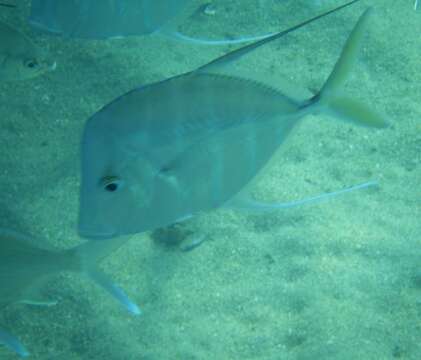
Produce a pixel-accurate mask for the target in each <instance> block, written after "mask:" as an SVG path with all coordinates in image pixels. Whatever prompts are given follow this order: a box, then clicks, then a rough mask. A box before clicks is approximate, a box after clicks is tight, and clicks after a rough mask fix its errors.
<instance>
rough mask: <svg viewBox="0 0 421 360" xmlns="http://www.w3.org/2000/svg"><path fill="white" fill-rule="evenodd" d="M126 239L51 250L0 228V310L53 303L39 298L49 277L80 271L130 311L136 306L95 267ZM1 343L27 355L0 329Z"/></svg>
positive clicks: (133, 311)
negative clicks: (16, 305) (24, 305)
mask: <svg viewBox="0 0 421 360" xmlns="http://www.w3.org/2000/svg"><path fill="white" fill-rule="evenodd" d="M126 240H127V239H125V238H118V239H113V240H109V241H105V242H88V243H86V244H82V245H80V246H78V247H75V248H72V249H70V250H64V251H51V250H47V249H43V248H40V247H36V246H34V245H33V243H34V241H33V240H32V239H31V238H30V237H28V236H26V235H21V234H18V233H16V232H13V231H8V230H0V289H1V291H0V310H2V309H4V308H5V307H7V306H8V305H10V304H12V303H29V304H34V305H52V304H54V302H53V301H48V300H45V299H42V298H40V293H39V289H40V287H41V286H42V285H43V283H44V282H45V280H47V279H48V278H49V277H51V276H53V275H56V274H57V273H59V272H61V271H73V272H80V273H82V274H84V275H86V276H88V277H89V278H91V279H92V280H94V281H95V282H96V283H97V284H99V285H100V286H102V287H103V288H104V289H105V290H106V291H108V292H109V293H110V294H111V295H112V296H113V297H114V298H116V299H117V300H118V301H119V302H120V303H122V305H123V306H124V307H125V308H126V309H127V310H128V311H129V312H131V313H133V314H139V313H140V310H139V308H138V307H137V306H136V305H135V304H134V303H133V302H131V301H130V299H129V298H128V297H127V295H126V294H125V293H124V292H123V291H122V290H121V289H120V288H119V287H118V286H116V285H114V284H113V283H112V282H111V280H109V279H108V277H107V275H105V274H104V273H103V272H102V271H101V270H100V269H99V268H98V267H97V265H98V263H99V262H100V261H101V260H102V259H104V258H105V257H106V256H108V255H109V254H110V253H112V252H113V251H114V250H116V249H117V248H118V247H120V246H121V245H122V244H123V243H124V242H125V241H126ZM102 244H103V245H102ZM0 344H4V345H6V346H7V347H9V348H10V349H11V350H12V351H14V352H16V353H17V354H19V355H20V356H22V357H25V356H27V355H28V351H27V350H26V348H25V347H24V346H23V345H22V344H21V343H20V341H19V340H18V339H17V338H16V337H14V336H13V335H11V334H9V333H8V332H6V331H4V330H1V329H0Z"/></svg>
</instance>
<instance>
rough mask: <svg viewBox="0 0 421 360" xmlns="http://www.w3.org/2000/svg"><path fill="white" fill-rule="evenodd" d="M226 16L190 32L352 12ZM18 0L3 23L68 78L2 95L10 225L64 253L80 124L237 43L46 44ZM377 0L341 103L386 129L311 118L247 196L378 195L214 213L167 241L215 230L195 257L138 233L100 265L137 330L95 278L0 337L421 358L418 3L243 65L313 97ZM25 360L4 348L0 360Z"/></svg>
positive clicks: (38, 349)
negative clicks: (367, 186) (365, 109)
mask: <svg viewBox="0 0 421 360" xmlns="http://www.w3.org/2000/svg"><path fill="white" fill-rule="evenodd" d="M199 3H200V2H198V4H199ZM214 3H215V4H216V9H217V11H216V14H215V15H213V16H210V15H209V16H207V17H206V16H202V15H200V14H196V15H195V16H193V17H190V18H189V19H187V21H186V22H184V23H183V24H182V25H181V28H182V29H183V30H184V31H185V32H187V33H189V34H196V35H209V34H211V35H214V36H216V37H218V36H219V37H220V36H225V35H227V36H233V35H235V34H239V33H263V32H266V31H276V30H278V29H283V28H286V27H288V26H290V25H293V24H295V23H297V22H299V21H302V20H304V19H307V18H309V17H311V16H313V15H314V14H316V13H319V12H322V11H323V10H326V9H330V8H331V7H334V6H337V5H339V4H341V3H342V2H341V1H338V0H332V1H317V2H316V1H274V0H266V1H255V0H229V1H228V0H225V1H223V0H219V1H217V0H215V1H214ZM24 5H25V4H24ZM24 5H22V6H21V7H20V8H19V9H17V10H16V11H10V10H7V11H6V10H5V11H3V10H2V11H1V12H0V18H1V19H2V20H4V21H7V22H8V23H9V24H12V25H14V26H16V27H19V28H22V29H23V30H24V31H25V32H26V33H28V34H30V35H31V37H33V38H34V40H35V41H36V42H37V43H38V44H41V45H42V46H44V47H46V48H48V49H49V51H50V52H51V53H52V54H53V56H54V57H55V58H56V60H57V64H58V66H57V70H56V71H54V72H51V73H48V74H45V75H44V76H41V77H38V78H35V79H32V80H27V81H22V82H12V83H4V84H1V85H0V114H1V121H2V130H1V132H0V146H1V149H2V152H1V157H0V162H1V167H0V169H1V177H0V189H1V190H2V192H1V193H2V196H1V198H0V202H1V204H2V206H1V215H2V216H1V224H0V225H1V226H2V227H7V228H12V229H14V230H16V231H22V232H27V233H31V234H33V235H35V236H36V237H38V238H40V239H42V240H40V241H43V242H45V244H49V245H53V246H55V247H57V248H66V247H70V246H72V245H75V244H77V243H79V241H80V240H79V238H78V236H77V232H76V224H77V212H78V192H79V177H80V173H79V142H80V138H81V134H82V130H83V126H84V123H85V121H86V119H87V118H88V117H89V116H90V115H92V114H93V113H94V112H95V111H97V110H98V109H99V108H101V107H102V106H103V105H104V104H106V103H108V102H109V101H111V100H112V99H114V98H115V97H117V96H119V95H121V94H123V93H124V92H126V91H128V90H130V89H133V88H135V87H137V86H139V85H140V84H146V83H150V82H154V81H158V80H161V79H165V78H167V77H169V76H173V75H175V74H179V73H181V72H184V71H187V70H191V69H194V68H196V67H197V66H199V65H201V64H204V63H206V62H208V61H209V60H211V59H213V58H215V57H217V56H219V55H221V54H223V53H225V52H227V51H229V50H230V49H233V48H234V47H219V48H215V47H212V48H210V47H200V46H192V45H187V44H181V43H176V42H174V41H172V40H169V39H165V38H160V37H155V36H151V37H142V38H129V39H123V40H113V41H111V40H109V41H80V40H65V39H62V38H59V37H49V36H46V35H42V36H41V35H39V34H35V33H32V32H31V29H29V28H28V27H27V26H26V25H25V23H24V18H25V16H26V15H27V13H28V8H27V7H25V6H24ZM26 5H28V4H26ZM369 5H373V6H374V7H375V10H376V11H375V14H374V16H373V20H372V23H371V24H370V26H369V31H368V34H367V36H366V37H365V39H364V46H363V51H362V53H361V56H360V58H359V62H358V63H357V64H356V66H355V69H354V70H353V73H352V76H351V78H350V79H349V81H348V82H347V89H346V90H347V92H349V93H350V94H354V95H355V97H356V98H361V99H362V100H364V101H365V102H367V103H369V104H370V105H371V106H372V107H373V108H374V109H376V110H377V111H378V112H379V113H381V114H384V116H385V117H387V118H388V119H389V121H390V123H391V126H390V127H389V128H387V129H384V130H373V129H366V128H361V127H356V126H353V125H351V124H345V123H342V122H339V121H336V120H335V119H334V118H330V117H327V116H317V117H316V116H312V117H308V118H306V119H305V120H304V121H303V123H302V124H301V125H300V127H299V128H298V129H297V130H296V131H295V132H294V133H293V134H292V136H291V137H290V138H289V140H288V142H287V143H286V144H285V145H284V146H283V147H282V149H280V152H279V153H278V154H277V155H276V156H275V158H274V159H273V161H272V162H271V166H270V167H269V168H268V169H267V170H265V172H264V173H262V175H261V176H260V177H259V181H258V182H256V183H255V184H254V188H253V194H254V195H255V196H256V197H258V198H262V199H266V200H273V201H275V200H285V201H286V200H294V199H300V198H304V197H306V196H312V195H315V194H318V193H323V192H326V191H332V190H336V189H340V188H342V187H345V186H349V185H352V184H357V183H361V182H364V181H367V180H371V179H376V180H378V181H379V183H380V187H379V188H378V189H373V190H363V191H360V192H356V193H353V194H348V195H346V196H342V197H339V198H337V199H335V200H332V201H329V202H324V203H321V204H318V205H309V206H303V207H299V208H294V209H289V210H285V211H279V212H274V213H271V214H264V215H257V214H248V213H241V212H234V211H228V210H220V211H216V212H213V213H210V214H203V215H201V216H200V217H197V218H195V219H193V220H191V221H190V222H187V223H184V224H182V225H180V227H178V228H176V229H175V230H172V232H170V231H169V230H168V232H169V233H170V234H171V236H174V237H176V236H180V237H182V236H183V234H184V233H190V232H194V233H197V234H206V239H207V240H206V241H205V242H204V243H203V244H202V246H200V247H198V248H196V249H195V250H194V251H191V252H182V251H179V250H178V247H177V246H175V245H174V246H168V245H165V244H163V242H162V241H159V239H160V238H161V237H160V236H158V234H157V233H155V234H141V235H136V236H134V237H133V238H132V240H130V242H128V243H127V245H126V246H124V247H123V248H121V249H120V250H119V251H118V252H116V253H115V254H114V255H113V256H112V257H110V258H109V260H107V261H106V262H105V263H104V269H105V270H106V271H107V273H109V274H112V275H113V278H114V279H115V280H116V282H118V283H119V284H120V285H121V286H122V287H123V288H124V289H125V290H126V292H127V293H128V294H129V295H130V296H131V298H132V299H133V300H135V301H136V302H137V303H138V304H139V305H141V306H142V308H143V315H142V316H141V317H132V316H130V315H128V314H127V313H125V312H124V310H123V309H122V308H120V307H119V306H118V305H117V304H116V303H115V302H114V300H112V299H111V298H109V297H108V296H107V295H106V294H105V293H104V292H103V291H102V290H101V289H99V288H98V287H96V286H95V285H94V284H92V283H91V282H89V281H88V280H84V279H83V278H81V277H80V276H77V275H69V274H62V275H60V276H59V277H58V278H56V279H52V280H51V281H50V282H48V283H47V284H46V286H45V287H44V288H43V294H45V295H46V296H48V297H50V298H52V299H57V300H59V304H58V305H57V306H55V307H48V308H46V307H33V306H28V305H22V304H16V305H13V306H11V307H8V308H7V309H5V310H3V311H2V314H1V316H0V326H1V327H5V328H7V329H8V330H10V331H11V332H13V334H15V335H16V336H18V337H19V338H20V339H21V340H22V342H23V343H24V344H25V345H26V347H27V348H28V349H29V350H30V352H31V354H32V358H33V359H63V360H73V359H118V360H120V359H122V360H125V359H152V360H155V359H157V360H161V359H163V360H166V359H169V360H172V359H176V360H177V359H183V360H184V359H200V360H201V359H205V360H208V359H209V360H213V359H224V360H225V359H227V360H231V359H299V360H301V359H395V358H396V359H399V358H400V359H414V360H416V359H420V358H421V224H420V217H421V210H420V204H421V202H420V198H421V191H420V185H419V184H420V182H421V105H420V84H421V71H419V70H420V65H421V62H420V56H419V53H420V50H419V49H420V45H421V36H420V34H421V12H420V11H418V12H415V11H413V3H412V1H406V0H405V1H404V0H399V1H391V0H389V1H374V0H373V1H368V0H367V1H362V2H361V4H357V5H355V6H354V7H353V8H352V9H347V10H345V11H343V12H341V13H338V14H334V15H333V16H330V17H329V18H327V19H324V20H321V21H320V22H319V23H315V24H312V25H310V26H308V27H306V28H304V29H302V30H300V31H298V32H296V33H294V34H291V35H289V36H288V37H286V38H284V39H281V40H279V41H277V42H276V43H274V44H272V45H269V46H267V47H265V48H262V49H259V50H258V51H256V52H255V53H253V54H252V55H250V56H248V57H247V58H245V59H242V60H241V62H240V63H239V66H241V67H242V69H243V71H252V72H253V76H254V77H257V78H261V79H270V81H271V83H274V84H276V81H277V78H278V77H279V79H283V80H284V79H287V80H288V81H290V82H291V83H292V84H294V87H295V86H296V87H298V88H301V87H304V88H307V89H310V90H311V91H313V90H316V89H319V88H320V86H321V85H322V84H323V82H324V80H325V79H326V77H327V76H328V74H329V73H330V71H331V69H332V66H333V64H334V62H335V61H336V59H337V56H338V55H339V53H340V50H341V48H342V45H343V43H344V41H345V39H346V37H347V35H348V33H349V31H350V30H351V29H352V27H353V26H354V24H355V22H356V20H357V18H358V16H359V15H360V14H361V13H362V11H363V10H364V9H365V8H366V7H367V6H369ZM280 81H281V80H280ZM178 233H179V234H178ZM15 358H16V356H15V355H14V354H11V353H10V352H9V351H8V350H7V349H6V348H4V347H0V359H15Z"/></svg>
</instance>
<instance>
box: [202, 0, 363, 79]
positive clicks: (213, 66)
mask: <svg viewBox="0 0 421 360" xmlns="http://www.w3.org/2000/svg"><path fill="white" fill-rule="evenodd" d="M358 1H360V0H353V1H350V2H348V3H346V4H344V5H341V6H338V7H336V8H334V9H332V10H329V11H327V12H325V13H323V14H320V15H317V16H315V17H313V18H311V19H309V20H306V21H303V22H302V23H300V24H298V25H295V26H293V27H291V28H289V29H286V30H283V31H280V32H278V33H276V34H274V35H272V36H269V37H266V38H263V39H262V40H259V41H257V42H254V43H252V44H249V45H246V46H243V47H241V48H239V49H236V50H234V51H231V52H229V53H228V54H225V55H223V56H221V57H219V58H217V59H215V60H213V61H211V62H209V63H207V64H206V65H203V66H201V67H199V68H198V69H197V70H196V71H200V72H213V71H215V70H217V69H218V68H220V67H222V66H225V65H227V64H229V63H232V62H234V61H237V60H238V59H240V58H241V57H243V56H245V55H247V54H248V53H250V52H252V51H254V50H256V49H257V48H259V47H261V46H263V45H266V44H268V43H270V42H272V41H275V40H277V39H279V38H281V37H283V36H285V35H287V34H289V33H291V32H293V31H295V30H298V29H300V28H302V27H304V26H306V25H308V24H310V23H312V22H314V21H316V20H319V19H321V18H323V17H325V16H327V15H330V14H332V13H334V12H337V11H339V10H341V9H343V8H345V7H348V6H351V5H352V4H355V3H356V2H358Z"/></svg>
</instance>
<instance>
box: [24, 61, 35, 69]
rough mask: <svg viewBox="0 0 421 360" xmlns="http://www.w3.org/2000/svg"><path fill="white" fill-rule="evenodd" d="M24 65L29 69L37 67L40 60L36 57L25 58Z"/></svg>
mask: <svg viewBox="0 0 421 360" xmlns="http://www.w3.org/2000/svg"><path fill="white" fill-rule="evenodd" d="M24 65H25V67H27V68H28V69H35V68H37V67H38V62H37V61H36V60H35V59H29V60H25V63H24Z"/></svg>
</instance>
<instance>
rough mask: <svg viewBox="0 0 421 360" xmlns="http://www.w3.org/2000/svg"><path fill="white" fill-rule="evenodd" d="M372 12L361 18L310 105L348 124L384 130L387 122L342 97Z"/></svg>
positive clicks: (362, 106) (354, 101) (356, 103)
mask: <svg viewBox="0 0 421 360" xmlns="http://www.w3.org/2000/svg"><path fill="white" fill-rule="evenodd" d="M372 12H373V9H371V8H369V9H367V10H366V11H365V12H364V13H363V14H362V15H361V16H360V18H359V20H358V22H357V24H356V25H355V26H354V29H353V30H352V32H351V34H350V35H349V37H348V40H347V42H346V43H345V46H344V47H343V49H342V52H341V55H340V57H339V60H338V61H337V62H336V64H335V67H334V68H333V71H332V72H331V74H330V75H329V77H328V79H327V81H326V82H325V84H324V85H323V87H322V89H321V90H320V92H319V93H318V94H317V95H315V96H314V97H313V98H312V99H310V101H309V104H310V105H313V104H317V106H320V107H321V108H323V109H326V111H327V112H328V113H332V114H333V115H335V116H337V117H339V118H341V119H342V120H345V121H350V122H352V123H355V124H358V125H363V126H368V127H375V128H384V127H386V126H387V122H386V121H385V120H384V119H383V118H382V117H381V116H380V115H378V114H377V113H375V112H374V111H373V110H371V109H370V108H368V107H367V106H366V105H364V104H361V103H360V102H358V101H356V100H353V99H350V98H347V97H342V96H338V94H340V93H341V90H342V87H343V84H344V83H345V81H346V79H347V78H348V75H349V73H350V71H351V69H352V67H353V65H354V63H355V62H356V59H357V55H358V52H359V49H360V47H361V42H362V38H363V36H364V33H365V30H366V27H367V24H368V22H369V18H370V15H371V14H372Z"/></svg>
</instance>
